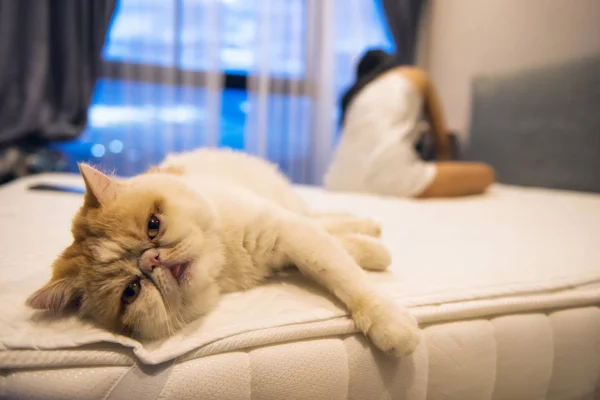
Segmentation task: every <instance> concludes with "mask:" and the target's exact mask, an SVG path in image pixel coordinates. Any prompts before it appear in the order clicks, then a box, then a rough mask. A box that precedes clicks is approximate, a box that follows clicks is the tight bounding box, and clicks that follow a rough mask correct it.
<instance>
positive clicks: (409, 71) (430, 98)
mask: <svg viewBox="0 0 600 400" xmlns="http://www.w3.org/2000/svg"><path fill="white" fill-rule="evenodd" d="M401 72H402V74H403V75H404V76H405V77H407V78H408V79H409V80H410V81H411V82H412V83H413V84H414V85H415V86H416V87H417V88H418V89H419V91H420V92H421V94H422V95H423V102H424V107H425V116H426V119H427V122H429V125H430V127H431V131H432V132H433V135H434V140H435V149H436V159H437V160H439V161H446V160H450V158H451V148H450V137H449V135H448V134H449V132H448V128H447V126H446V120H445V118H444V112H443V110H442V105H441V102H440V100H439V96H438V94H437V91H436V90H435V87H434V86H433V83H432V82H431V80H430V79H429V77H428V76H427V73H426V72H425V71H423V70H421V69H419V68H415V67H403V68H402V70H401Z"/></svg>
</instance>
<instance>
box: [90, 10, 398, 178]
mask: <svg viewBox="0 0 600 400" xmlns="http://www.w3.org/2000/svg"><path fill="white" fill-rule="evenodd" d="M377 1H378V0H120V10H118V12H117V15H116V19H115V21H114V23H113V26H112V28H111V31H110V33H109V37H108V47H107V50H106V52H105V53H106V54H105V58H106V59H107V63H108V64H113V65H120V66H121V69H119V71H120V72H119V74H117V75H118V76H117V77H116V78H117V79H119V81H118V82H120V83H118V85H117V86H114V85H113V84H114V82H113V83H111V84H110V85H109V83H107V82H104V83H103V84H102V85H100V86H99V89H98V90H97V93H96V95H97V96H96V97H97V98H98V99H97V101H96V103H95V105H94V107H95V110H92V111H93V112H95V113H96V118H92V124H91V127H90V129H88V132H87V133H86V135H84V140H87V141H88V142H92V143H97V144H95V146H96V145H100V146H104V147H106V149H107V150H106V151H104V150H103V151H102V152H98V154H100V153H101V155H100V157H103V158H98V159H97V160H93V161H95V162H96V163H97V164H98V163H99V164H106V165H107V167H108V168H110V169H116V170H117V171H118V172H119V173H123V174H125V175H131V174H134V173H138V172H141V171H142V170H144V169H145V168H147V167H148V166H149V165H151V164H154V163H157V162H159V161H160V160H161V159H162V158H163V157H164V155H165V154H167V153H169V152H172V151H184V150H190V149H193V148H197V147H201V146H208V147H217V146H220V147H222V146H226V147H234V148H238V149H241V150H244V151H247V152H249V153H252V154H256V155H258V156H260V157H262V158H265V159H268V160H270V161H272V162H275V163H277V164H278V165H279V166H280V167H281V169H282V170H283V171H284V173H286V174H287V175H288V176H289V177H290V178H291V179H292V180H293V181H294V182H298V183H310V184H319V183H320V182H321V178H322V176H323V174H324V172H325V169H326V167H327V164H328V162H329V159H330V156H331V153H332V151H333V148H334V146H335V141H336V137H337V136H336V134H337V131H338V102H339V99H340V96H341V95H342V92H343V90H344V89H345V88H346V87H347V86H349V85H350V84H351V83H352V81H353V79H354V66H355V63H356V60H357V59H358V58H359V57H360V55H361V54H362V53H363V52H364V51H365V49H367V48H369V47H373V46H378V47H389V42H390V40H389V38H388V37H386V34H385V27H384V25H383V23H384V20H383V18H382V16H381V15H380V13H379V14H378V11H377V6H376V4H377ZM244 76H245V77H246V78H243V77H244ZM113 78H114V77H113ZM232 82H233V85H232ZM240 82H242V83H241V84H240ZM111 85H112V86H111ZM119 85H120V86H119ZM103 88H104V89H103ZM105 103H106V104H105ZM94 107H92V108H93V109H94ZM112 120H118V122H119V123H114V124H112V125H111V122H110V121H112ZM94 122H95V123H96V125H94ZM113 122H115V121H113ZM113 128H115V129H113ZM113 131H114V132H118V133H114V132H113ZM113 133H114V135H120V136H118V137H117V136H115V137H116V139H115V137H113V136H111V135H113ZM111 140H112V141H114V140H118V141H121V142H122V144H123V146H122V147H123V150H122V152H120V153H119V154H112V153H111V152H110V151H109V150H108V148H109V147H110V146H109V145H108V144H107V143H108V142H110V141H111ZM110 143H112V142H110ZM98 154H96V156H95V157H97V156H98Z"/></svg>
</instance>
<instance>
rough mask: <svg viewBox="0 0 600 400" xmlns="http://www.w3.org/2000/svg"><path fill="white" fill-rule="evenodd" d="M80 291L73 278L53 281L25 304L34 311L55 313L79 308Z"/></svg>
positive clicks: (30, 297)
mask: <svg viewBox="0 0 600 400" xmlns="http://www.w3.org/2000/svg"><path fill="white" fill-rule="evenodd" d="M80 301H81V291H80V290H79V288H78V287H77V286H76V285H75V282H74V279H73V278H62V279H53V280H51V281H50V282H48V283H47V284H45V285H44V286H43V287H42V288H40V289H39V290H38V291H36V292H35V293H33V294H32V295H31V296H29V298H28V299H27V302H26V304H27V305H28V306H29V307H31V308H34V309H36V310H49V311H54V312H57V313H62V312H65V311H68V310H70V311H74V310H75V309H77V308H79V304H80Z"/></svg>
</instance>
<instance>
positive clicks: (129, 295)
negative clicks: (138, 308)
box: [121, 279, 142, 304]
mask: <svg viewBox="0 0 600 400" xmlns="http://www.w3.org/2000/svg"><path fill="white" fill-rule="evenodd" d="M141 290H142V285H140V280H139V279H136V280H134V281H133V282H130V283H129V285H127V287H126V288H125V290H124V291H123V295H122V296H121V301H123V303H125V304H131V303H133V302H134V300H135V299H137V297H138V295H139V294H140V291H141Z"/></svg>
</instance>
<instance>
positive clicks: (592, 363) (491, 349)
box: [0, 174, 600, 400]
mask: <svg viewBox="0 0 600 400" xmlns="http://www.w3.org/2000/svg"><path fill="white" fill-rule="evenodd" d="M39 182H46V183H60V184H67V185H79V186H80V185H81V181H80V178H79V177H78V176H75V175H68V174H65V175H63V174H46V175H38V176H33V177H28V178H23V179H20V180H17V181H15V182H12V183H10V184H7V185H4V186H2V187H0V204H2V206H1V208H0V233H1V240H0V254H1V255H2V263H1V264H0V274H1V275H0V304H2V307H1V308H0V323H1V327H0V372H1V374H0V398H9V399H13V398H19V399H25V398H27V399H123V398H138V399H142V398H143V399H171V398H173V399H196V398H201V399H250V398H253V399H328V400H331V399H411V400H417V399H461V400H468V399H477V400H484V399H512V400H516V399H528V400H531V399H600V308H599V307H598V306H599V305H600V195H594V194H584V193H576V192H566V191H558V190H544V189H534V188H520V187H515V186H506V185H496V186H494V187H493V188H492V189H491V190H490V192H489V193H488V194H486V195H485V196H481V197H477V198H468V199H457V200H431V201H421V202H419V201H412V200H397V199H385V198H377V197H373V196H368V195H351V194H345V193H336V194H334V193H328V192H325V191H323V190H321V189H318V188H311V187H303V186H298V190H299V191H300V192H301V193H302V195H303V196H304V197H305V198H306V199H307V201H309V202H310V203H311V204H312V205H313V206H314V207H315V208H319V209H321V210H336V211H351V212H354V213H358V214H362V215H368V216H370V217H372V218H374V219H376V220H378V221H380V222H381V223H382V225H383V232H384V233H383V239H384V241H385V242H386V244H387V245H388V246H389V248H390V249H391V250H392V253H393V259H394V262H393V266H392V268H391V271H390V272H386V273H378V274H376V273H372V274H370V275H369V278H370V279H372V280H373V281H374V282H375V283H376V284H377V285H378V286H379V288H380V290H382V291H385V292H387V293H389V294H390V295H391V296H393V297H394V298H395V300H396V301H397V302H399V303H401V304H404V305H406V306H409V307H411V309H412V310H413V312H414V314H415V315H416V316H417V318H418V319H419V321H420V323H421V325H422V327H423V329H424V340H423V341H422V343H421V345H420V347H419V348H418V349H417V351H416V352H415V353H414V354H412V355H411V356H410V357H405V358H403V359H400V360H397V359H393V358H390V357H388V356H385V355H383V354H380V353H379V352H378V351H377V350H376V349H374V348H373V347H372V346H371V345H369V343H368V342H367V341H366V340H365V339H364V338H363V336H362V335H360V334H358V333H356V330H355V328H354V325H353V324H352V322H351V320H350V319H349V318H348V316H347V315H346V312H345V310H344V309H343V308H342V307H340V305H339V304H338V303H337V302H335V301H333V300H332V298H331V297H330V296H329V295H328V294H327V293H325V292H323V291H321V290H320V289H318V288H316V287H314V286H313V285H311V284H310V283H309V282H307V281H306V280H305V279H303V278H302V277H301V276H299V275H298V274H294V273H291V274H289V275H287V276H284V277H281V278H278V279H276V280H273V281H271V282H269V283H267V284H266V285H264V286H261V287H259V288H256V289H254V290H250V291H248V292H244V293H236V294H232V295H228V296H226V297H225V298H224V299H223V301H222V302H221V303H220V305H219V307H218V308H217V309H216V310H215V311H214V312H213V313H212V314H211V315H210V316H208V317H207V318H206V319H205V320H203V321H199V322H198V323H197V324H192V325H191V326H190V327H189V328H188V329H187V330H186V331H183V332H181V333H179V334H178V335H176V336H174V337H172V338H169V339H167V340H165V341H161V342H158V343H152V344H146V345H145V346H142V345H141V344H140V343H139V342H136V341H134V340H132V339H129V338H125V337H121V336H118V335H114V334H111V333H108V332H105V331H102V330H100V329H98V328H96V327H94V326H92V325H90V324H88V323H85V322H82V321H78V320H77V319H74V318H64V319H61V320H55V319H48V318H45V317H43V316H39V315H37V314H33V313H32V311H31V310H29V309H27V308H26V307H25V306H24V305H23V302H24V300H25V298H26V297H27V295H28V294H29V293H31V292H32V291H33V290H34V289H36V288H37V287H39V286H40V285H41V284H43V283H44V282H45V281H46V280H47V279H48V278H49V274H50V268H49V266H50V263H51V262H52V260H53V258H54V257H55V256H56V255H57V253H58V252H59V251H60V250H61V249H62V248H63V247H64V246H65V245H67V244H68V243H69V241H70V239H71V238H70V232H69V226H70V219H71V216H72V215H73V213H74V212H75V210H76V209H77V207H78V206H79V204H80V202H81V197H80V195H77V194H70V193H56V192H41V191H35V192H34V191H29V190H27V188H28V187H29V186H31V185H33V184H36V183H39Z"/></svg>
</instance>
